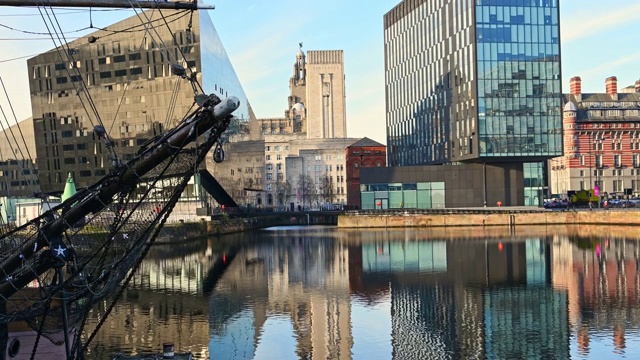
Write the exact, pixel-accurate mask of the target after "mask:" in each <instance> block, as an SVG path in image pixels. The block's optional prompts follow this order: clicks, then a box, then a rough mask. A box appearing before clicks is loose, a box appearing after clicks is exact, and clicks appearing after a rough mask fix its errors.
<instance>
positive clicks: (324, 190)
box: [320, 176, 335, 203]
mask: <svg viewBox="0 0 640 360" xmlns="http://www.w3.org/2000/svg"><path fill="white" fill-rule="evenodd" d="M320 198H321V199H322V201H324V202H325V203H332V202H333V199H335V193H334V192H333V180H332V179H331V176H324V177H322V182H321V183H320Z"/></svg>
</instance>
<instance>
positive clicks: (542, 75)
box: [384, 0, 562, 205]
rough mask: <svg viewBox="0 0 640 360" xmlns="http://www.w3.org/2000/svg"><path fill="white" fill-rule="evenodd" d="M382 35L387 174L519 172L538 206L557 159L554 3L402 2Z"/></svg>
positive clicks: (557, 45) (559, 148)
mask: <svg viewBox="0 0 640 360" xmlns="http://www.w3.org/2000/svg"><path fill="white" fill-rule="evenodd" d="M384 28H385V30H384V36H385V64H386V68H385V70H386V77H385V82H386V94H387V146H388V154H389V165H390V166H410V165H431V164H450V163H456V162H483V163H500V162H504V161H509V162H511V163H518V164H523V171H524V178H525V181H524V184H523V185H521V186H523V187H524V189H523V190H524V191H525V194H524V195H525V200H526V199H527V197H528V199H529V201H530V202H531V203H530V204H534V199H535V198H536V197H538V196H540V194H539V191H541V189H542V186H543V184H544V173H543V164H544V161H545V160H546V159H549V158H552V157H556V156H559V155H562V138H561V126H562V118H561V116H560V114H561V112H560V110H561V89H560V37H559V8H558V0H522V1H515V0H513V1H511V0H477V1H466V0H445V1H441V2H437V3H434V2H432V1H426V0H419V1H403V2H402V3H400V4H399V5H397V6H396V7H395V8H393V9H392V10H391V11H389V12H388V13H387V14H386V15H385V17H384ZM527 205H529V203H528V204H527Z"/></svg>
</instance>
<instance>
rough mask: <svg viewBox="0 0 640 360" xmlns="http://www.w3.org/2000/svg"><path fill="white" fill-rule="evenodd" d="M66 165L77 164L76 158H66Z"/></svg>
mask: <svg viewBox="0 0 640 360" xmlns="http://www.w3.org/2000/svg"><path fill="white" fill-rule="evenodd" d="M64 163H65V164H66V165H71V164H75V163H76V158H64Z"/></svg>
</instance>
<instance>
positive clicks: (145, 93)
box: [27, 10, 253, 196]
mask: <svg viewBox="0 0 640 360" xmlns="http://www.w3.org/2000/svg"><path fill="white" fill-rule="evenodd" d="M141 18H143V19H145V20H147V19H148V23H145V22H142V23H141V20H140V19H141ZM165 23H166V24H169V27H167V26H166V25H165ZM150 27H152V29H150ZM147 29H149V31H147ZM27 63H28V69H29V73H30V76H29V85H30V92H31V107H32V112H33V114H34V116H33V127H34V132H35V134H36V135H35V139H36V153H37V158H38V171H39V180H40V184H41V186H42V191H44V192H56V191H61V190H62V188H63V187H64V182H65V180H66V178H67V175H68V173H71V174H72V176H73V177H74V179H75V183H76V185H77V186H78V187H84V186H87V185H89V184H93V183H95V182H96V181H98V180H99V179H100V178H101V177H102V176H104V175H105V174H106V173H108V172H109V170H110V169H111V167H112V166H113V154H111V153H110V151H109V150H108V149H107V148H106V146H105V143H104V142H103V141H102V140H100V139H98V138H97V137H96V136H95V134H94V133H93V129H94V127H95V126H96V125H99V124H100V125H103V126H104V128H105V129H106V131H107V135H108V136H109V137H110V139H111V140H112V142H113V143H114V146H115V147H114V151H115V153H116V154H117V155H118V157H119V158H120V160H122V161H127V160H129V159H131V158H132V157H133V156H134V155H135V153H136V152H137V151H138V150H139V148H140V146H141V145H142V144H144V143H146V142H147V141H148V140H150V139H151V138H153V137H154V136H156V135H158V134H160V133H161V132H163V131H164V130H166V129H168V128H171V127H174V126H175V125H176V124H178V123H179V122H180V121H181V120H182V119H183V117H184V116H185V115H186V114H187V113H188V112H189V111H190V110H191V108H192V106H193V104H194V95H195V94H194V89H193V88H192V87H191V86H190V84H189V83H188V81H186V80H185V79H182V78H180V77H178V76H175V75H173V74H172V73H171V66H172V65H173V64H179V65H182V66H183V67H185V69H186V75H187V76H195V77H196V79H197V80H198V82H199V83H200V84H201V85H202V90H201V91H204V92H205V93H207V94H216V95H218V96H219V97H220V98H226V97H228V96H236V97H238V98H239V99H240V108H239V109H238V110H236V111H235V112H234V115H235V116H236V118H239V119H241V120H249V119H250V118H251V117H253V114H252V111H251V108H250V105H249V102H248V100H247V97H246V95H245V93H244V90H243V89H242V86H241V84H240V81H239V80H238V78H237V76H236V73H235V71H234V69H233V66H232V64H231V62H230V60H229V58H228V56H227V54H226V51H225V49H224V47H223V45H222V42H221V40H220V38H219V36H218V34H217V32H216V29H215V27H214V25H213V22H212V21H211V18H210V17H209V14H208V12H206V11H196V12H193V13H191V12H190V11H184V10H172V11H169V10H163V11H162V12H159V11H147V12H144V15H141V16H140V17H139V16H132V17H130V18H127V19H125V20H123V21H121V22H118V23H115V24H112V25H110V26H108V27H106V28H105V29H102V30H98V31H96V32H94V33H92V34H90V35H89V36H87V37H83V38H80V39H77V40H74V41H72V42H70V43H69V44H68V45H66V46H65V47H64V48H63V49H53V50H51V51H48V52H46V53H43V54H40V55H38V56H35V57H33V58H31V59H29V60H28V62H27ZM195 183H197V180H196V181H195ZM185 195H186V196H196V195H197V190H196V189H195V186H190V188H189V189H187V193H186V194H185Z"/></svg>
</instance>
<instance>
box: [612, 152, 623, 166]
mask: <svg viewBox="0 0 640 360" xmlns="http://www.w3.org/2000/svg"><path fill="white" fill-rule="evenodd" d="M613 164H614V166H615V167H621V166H622V155H620V154H615V155H613Z"/></svg>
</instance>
